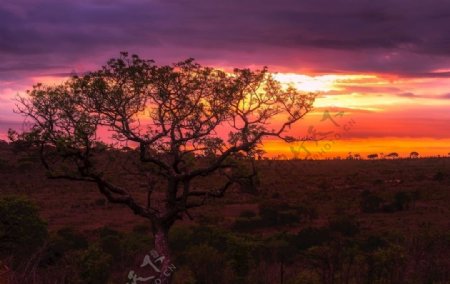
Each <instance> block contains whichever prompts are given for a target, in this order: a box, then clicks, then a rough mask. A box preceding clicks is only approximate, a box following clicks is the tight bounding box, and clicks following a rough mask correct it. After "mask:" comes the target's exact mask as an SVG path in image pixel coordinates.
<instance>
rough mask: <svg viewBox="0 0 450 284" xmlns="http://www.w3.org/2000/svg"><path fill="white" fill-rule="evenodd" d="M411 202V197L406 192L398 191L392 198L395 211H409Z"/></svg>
mask: <svg viewBox="0 0 450 284" xmlns="http://www.w3.org/2000/svg"><path fill="white" fill-rule="evenodd" d="M411 201H412V197H411V195H410V194H409V193H408V192H405V191H399V192H397V193H396V194H395V196H394V205H395V207H396V208H397V210H406V209H409V205H410V203H411Z"/></svg>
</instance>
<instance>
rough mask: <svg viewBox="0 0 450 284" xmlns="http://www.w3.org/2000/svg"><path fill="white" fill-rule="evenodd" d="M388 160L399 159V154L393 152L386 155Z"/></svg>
mask: <svg viewBox="0 0 450 284" xmlns="http://www.w3.org/2000/svg"><path fill="white" fill-rule="evenodd" d="M386 157H387V158H391V159H397V158H398V153H396V152H392V153H389V154H387V155H386Z"/></svg>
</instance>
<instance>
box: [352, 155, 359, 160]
mask: <svg viewBox="0 0 450 284" xmlns="http://www.w3.org/2000/svg"><path fill="white" fill-rule="evenodd" d="M353 157H354V158H355V160H361V155H360V154H355V155H354V156H353Z"/></svg>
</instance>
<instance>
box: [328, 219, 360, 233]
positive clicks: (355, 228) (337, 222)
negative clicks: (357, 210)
mask: <svg viewBox="0 0 450 284" xmlns="http://www.w3.org/2000/svg"><path fill="white" fill-rule="evenodd" d="M329 228H330V230H332V231H334V232H338V233H341V234H342V235H344V236H347V237H351V236H354V235H356V234H358V233H359V224H358V222H357V221H356V220H355V219H354V218H352V217H350V216H338V217H336V218H334V219H332V220H331V221H330V224H329Z"/></svg>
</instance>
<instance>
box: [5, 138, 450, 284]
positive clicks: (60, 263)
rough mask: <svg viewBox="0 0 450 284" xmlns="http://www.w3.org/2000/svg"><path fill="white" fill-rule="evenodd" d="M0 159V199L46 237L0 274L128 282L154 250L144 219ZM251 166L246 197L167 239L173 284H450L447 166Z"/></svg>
mask: <svg viewBox="0 0 450 284" xmlns="http://www.w3.org/2000/svg"><path fill="white" fill-rule="evenodd" d="M0 157H1V159H0V192H1V195H2V196H6V195H11V194H14V195H23V196H26V197H27V198H28V199H30V200H31V201H32V202H34V203H35V204H36V205H37V207H38V210H39V214H40V216H41V218H42V219H43V220H45V221H46V223H47V227H48V232H49V233H48V235H47V236H46V237H45V241H44V242H43V243H42V244H40V245H39V248H38V249H37V250H36V251H38V253H31V251H29V253H28V254H26V255H25V256H21V257H20V260H18V261H17V264H16V265H15V267H17V269H16V272H14V271H12V270H13V269H12V268H11V267H10V266H11V265H9V266H8V267H7V268H6V267H5V268H4V269H3V270H4V271H2V270H0V275H1V276H0V277H3V278H4V279H7V278H8V277H9V278H11V277H13V276H14V277H16V279H18V278H19V277H25V278H23V279H27V281H36V283H44V282H45V283H49V282H52V283H125V282H126V281H127V276H128V272H129V271H130V270H136V269H137V268H138V267H139V265H140V263H141V262H142V259H143V257H144V256H145V254H147V253H148V251H149V250H150V249H151V248H152V245H151V243H152V242H151V236H150V232H149V230H150V227H149V224H148V223H146V222H145V220H142V219H141V218H139V217H137V216H134V215H133V214H132V212H131V211H130V210H129V209H127V208H123V207H121V206H118V205H112V204H108V202H106V201H105V199H104V198H103V197H102V196H101V195H100V194H99V193H98V191H97V189H96V188H95V187H94V186H91V185H86V184H81V183H74V182H66V181H54V180H48V179H46V178H45V173H44V171H43V170H42V168H41V166H40V165H39V162H38V161H37V160H36V159H34V158H29V157H26V156H15V155H13V154H12V153H11V151H10V149H9V148H8V147H7V146H3V148H2V149H1V150H0ZM257 166H258V170H259V175H258V185H257V186H256V187H255V188H252V190H250V191H252V192H253V193H252V194H250V193H241V190H240V189H239V188H235V189H234V190H233V191H231V192H230V194H228V195H227V196H226V197H225V198H224V199H221V200H216V201H214V202H210V203H208V204H207V205H206V206H205V207H203V208H200V209H197V210H195V211H192V212H190V213H191V214H190V215H192V217H193V219H192V220H191V219H190V218H187V217H186V218H184V219H183V220H180V222H179V223H177V225H176V226H175V228H174V229H173V230H172V231H171V243H172V250H173V252H174V255H175V257H176V259H175V265H176V270H175V282H176V283H450V218H449V217H450V207H449V206H448V204H450V159H448V158H435V159H399V160H376V161H364V160H362V161H356V160H353V161H347V160H341V161H335V160H333V161H258V162H257ZM125 182H127V181H126V180H125ZM129 182H130V183H132V182H133V181H132V180H130V181H129ZM247 191H248V190H247ZM2 257H3V259H4V260H3V262H4V263H8V264H9V262H8V261H11V256H5V254H3V255H2ZM37 258H39V260H38V261H36V259H37ZM18 259H19V258H18ZM30 263H33V269H32V270H30V269H29V267H27V268H26V269H24V268H23V267H26V266H27V265H28V266H30ZM21 269H22V270H21ZM27 269H28V270H27ZM18 271H22V272H21V273H19V272H18ZM33 273H34V274H33ZM27 277H28V278H27ZM33 279H34V280H33ZM4 281H6V280H4ZM22 283H25V282H22ZM29 283H33V282H29ZM148 283H151V282H148Z"/></svg>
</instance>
